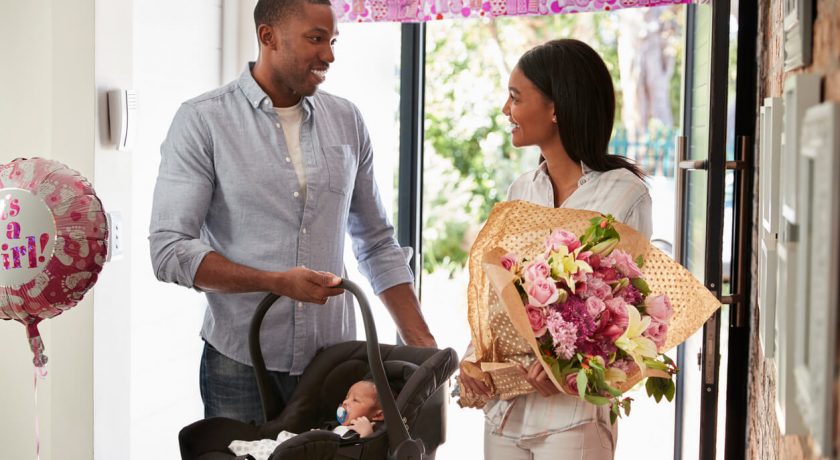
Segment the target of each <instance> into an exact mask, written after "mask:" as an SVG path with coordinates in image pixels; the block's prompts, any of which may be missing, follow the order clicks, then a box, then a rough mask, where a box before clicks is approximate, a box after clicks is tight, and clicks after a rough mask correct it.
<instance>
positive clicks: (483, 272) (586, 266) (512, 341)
mask: <svg viewBox="0 0 840 460" xmlns="http://www.w3.org/2000/svg"><path fill="white" fill-rule="evenodd" d="M469 270H470V284H469V290H468V300H469V309H468V320H469V323H470V331H471V335H472V345H473V348H472V349H471V350H469V351H468V353H467V356H466V357H465V358H464V360H463V361H462V370H463V372H465V373H466V374H468V375H470V376H471V377H472V378H474V379H479V380H481V381H483V382H484V383H485V384H486V385H487V387H488V388H490V395H489V396H488V395H476V394H473V393H471V392H469V391H462V392H461V394H460V399H459V404H460V405H461V406H462V407H483V406H484V405H485V404H486V403H487V401H488V400H489V399H492V398H500V399H511V398H515V397H517V396H519V395H523V394H527V393H531V392H533V391H535V389H534V388H533V387H532V386H531V384H530V383H528V381H527V379H526V378H525V377H526V374H525V372H524V370H523V367H527V366H529V365H531V364H532V363H533V362H534V360H537V361H539V363H540V364H541V365H542V367H543V369H544V370H545V371H546V374H547V375H548V377H549V378H550V379H551V380H552V382H553V383H554V385H555V386H556V387H557V388H558V389H560V390H561V391H564V392H566V393H569V394H571V395H576V396H579V397H580V398H582V399H584V400H586V401H588V402H590V403H592V404H598V405H609V406H610V408H611V410H612V417H613V419H615V418H616V417H619V416H621V415H622V412H623V413H624V415H627V414H629V412H630V402H631V401H630V399H629V398H626V397H622V394H624V393H625V392H626V391H627V390H629V389H630V388H632V387H633V386H635V385H636V384H637V383H639V382H641V381H642V380H644V379H645V378H647V382H646V388H647V392H648V394H649V395H650V396H652V397H654V398H655V399H656V400H657V401H660V400H661V399H662V398H663V397H665V398H666V399H668V400H671V399H673V397H674V389H675V388H674V383H673V376H674V375H675V374H676V372H677V367H676V365H675V364H674V362H673V361H671V360H670V359H669V358H668V357H667V356H665V355H664V354H663V353H664V352H665V351H667V350H669V349H671V348H672V347H674V346H676V345H679V344H680V343H682V342H683V341H684V340H686V339H687V338H688V337H690V336H691V335H692V334H693V333H694V332H695V331H697V330H698V329H699V328H700V326H702V325H703V323H704V322H705V321H706V320H707V319H708V318H709V317H710V316H711V315H712V314H713V313H714V312H715V310H717V309H718V308H719V307H720V302H719V301H718V299H717V298H716V297H715V296H714V294H712V293H711V292H709V290H708V289H706V288H705V286H703V284H702V283H700V282H699V281H698V280H697V279H696V278H695V277H694V276H693V275H692V274H691V273H690V272H689V271H688V270H686V269H685V267H683V266H682V265H680V264H679V263H677V262H676V261H674V260H673V259H672V258H671V257H670V256H668V255H667V254H665V253H663V252H662V251H660V250H659V249H657V248H655V247H654V246H652V245H651V244H650V241H649V240H648V238H646V237H645V236H644V235H641V234H640V233H639V232H637V231H635V230H634V229H632V228H631V227H628V226H627V225H624V224H622V223H620V222H617V221H615V220H614V219H613V218H612V217H610V216H604V215H601V214H599V213H595V212H591V211H583V210H577V209H563V208H545V207H542V206H537V205H534V204H531V203H526V202H523V201H511V202H505V203H499V204H496V205H495V206H494V208H493V210H492V211H491V213H490V216H489V217H488V219H487V222H486V223H485V224H484V227H483V228H482V230H481V232H479V234H478V236H477V237H476V240H475V242H474V243H473V246H472V249H471V250H470V261H469ZM462 390H463V388H462Z"/></svg>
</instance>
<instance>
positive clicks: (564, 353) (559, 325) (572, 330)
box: [546, 311, 577, 359]
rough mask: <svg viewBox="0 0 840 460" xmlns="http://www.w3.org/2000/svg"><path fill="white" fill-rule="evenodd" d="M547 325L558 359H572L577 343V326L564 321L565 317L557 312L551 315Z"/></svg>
mask: <svg viewBox="0 0 840 460" xmlns="http://www.w3.org/2000/svg"><path fill="white" fill-rule="evenodd" d="M546 324H547V326H548V332H549V334H551V339H552V341H553V342H554V352H555V353H556V354H557V357H558V358H561V359H570V358H571V357H572V356H573V355H574V354H575V341H576V340H577V328H576V327H575V325H574V324H572V323H569V322H567V321H566V320H564V319H563V316H562V315H561V314H560V313H558V312H556V311H552V312H551V313H549V315H548V318H547V321H546Z"/></svg>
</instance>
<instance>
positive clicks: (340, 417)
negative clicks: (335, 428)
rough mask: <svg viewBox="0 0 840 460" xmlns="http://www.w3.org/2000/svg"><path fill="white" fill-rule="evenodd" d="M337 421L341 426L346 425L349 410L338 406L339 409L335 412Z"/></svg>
mask: <svg viewBox="0 0 840 460" xmlns="http://www.w3.org/2000/svg"><path fill="white" fill-rule="evenodd" d="M335 419H336V421H338V424H339V425H344V422H345V421H347V409H345V408H344V406H338V409H336V410H335Z"/></svg>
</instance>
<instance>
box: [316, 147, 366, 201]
mask: <svg viewBox="0 0 840 460" xmlns="http://www.w3.org/2000/svg"><path fill="white" fill-rule="evenodd" d="M323 151H324V162H325V164H326V165H327V173H328V174H329V187H330V191H332V192H335V193H341V194H348V193H350V192H352V191H353V182H355V180H356V168H357V167H358V165H357V163H356V156H355V155H353V152H352V150H351V149H350V146H349V145H334V146H331V147H324V148H323Z"/></svg>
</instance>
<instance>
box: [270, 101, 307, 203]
mask: <svg viewBox="0 0 840 460" xmlns="http://www.w3.org/2000/svg"><path fill="white" fill-rule="evenodd" d="M301 101H303V99H301ZM300 104H301V102H298V103H297V104H295V105H293V106H291V107H275V108H274V111H275V112H276V113H277V118H279V119H280V124H281V125H282V126H283V137H285V138H286V148H287V149H288V152H289V159H291V161H292V166H294V168H295V172H296V173H297V177H298V184H300V192H301V193H302V194H303V193H306V169H305V168H304V166H303V155H302V153H301V151H300V124H301V121H303V107H301V105H300Z"/></svg>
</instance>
